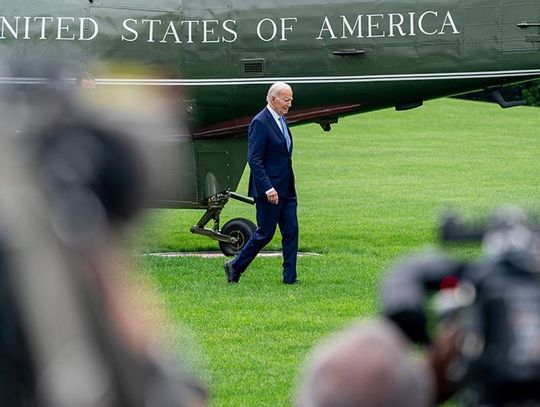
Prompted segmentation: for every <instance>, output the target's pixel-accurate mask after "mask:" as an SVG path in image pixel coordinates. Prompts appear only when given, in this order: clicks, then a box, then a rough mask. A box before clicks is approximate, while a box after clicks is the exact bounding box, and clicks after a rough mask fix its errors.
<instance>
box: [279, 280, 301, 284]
mask: <svg viewBox="0 0 540 407" xmlns="http://www.w3.org/2000/svg"><path fill="white" fill-rule="evenodd" d="M283 284H287V285H298V284H300V280H293V281H285V280H283Z"/></svg>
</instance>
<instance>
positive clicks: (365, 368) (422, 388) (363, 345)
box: [296, 321, 434, 407]
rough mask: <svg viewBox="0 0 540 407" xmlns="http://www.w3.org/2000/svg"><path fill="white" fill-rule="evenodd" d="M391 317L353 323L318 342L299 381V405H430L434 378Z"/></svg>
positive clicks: (345, 406)
mask: <svg viewBox="0 0 540 407" xmlns="http://www.w3.org/2000/svg"><path fill="white" fill-rule="evenodd" d="M408 350H409V344H408V342H407V340H406V339H405V337H404V335H403V334H402V333H401V332H400V331H398V329H397V328H396V327H394V326H393V325H391V324H390V323H388V322H382V321H379V322H371V323H363V324H359V325H355V326H352V327H351V328H348V329H346V330H345V331H343V332H340V333H338V334H337V335H335V336H334V337H332V338H331V339H330V340H329V341H327V342H326V343H323V344H322V345H319V346H318V347H317V348H316V349H315V351H314V352H313V354H312V357H311V359H310V360H309V362H308V363H307V365H306V367H305V370H304V373H303V375H302V376H301V380H300V383H299V386H298V393H297V397H296V406H297V407H353V406H362V407H375V406H376V407H396V406H414V407H426V406H430V405H432V402H433V397H434V380H433V377H432V374H431V371H430V370H429V369H428V367H427V366H425V365H423V364H421V363H419V362H416V363H415V362H414V361H413V360H411V357H410V355H409V354H408Z"/></svg>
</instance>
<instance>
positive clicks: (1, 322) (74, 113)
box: [0, 75, 207, 407]
mask: <svg viewBox="0 0 540 407" xmlns="http://www.w3.org/2000/svg"><path fill="white" fill-rule="evenodd" d="M5 76H6V77H7V75H5ZM98 88H99V87H98ZM87 90H88V89H85V90H84V91H85V92H86V91H87ZM106 92H108V94H107V93H102V94H100V93H99V89H94V88H92V89H91V92H86V93H88V94H84V95H83V94H82V93H83V92H80V91H78V90H77V88H76V87H75V86H73V83H72V82H71V83H70V81H66V80H61V79H60V80H44V81H43V83H40V84H37V85H35V86H34V85H33V86H31V87H29V86H27V85H16V84H9V83H8V84H6V83H4V84H2V85H0V117H1V122H2V127H1V128H0V333H1V334H0V400H1V402H0V404H2V405H6V406H45V407H47V406H50V407H64V406H65V407H73V406H89V407H90V406H104V407H105V406H127V407H130V406H141V407H142V406H156V407H160V406H202V405H205V404H206V401H207V394H206V390H205V388H204V387H203V386H201V385H200V384H199V383H198V382H197V381H195V380H193V379H192V378H189V377H188V376H187V375H186V374H185V373H184V372H182V370H181V369H180V368H179V367H178V365H177V364H176V363H175V362H173V360H172V358H169V357H167V356H166V355H165V352H164V351H163V350H162V349H159V348H158V347H157V346H156V345H155V342H154V341H153V340H152V335H149V333H151V331H152V330H153V329H155V326H157V325H159V324H155V325H151V323H150V325H149V324H148V323H147V321H144V318H141V315H140V314H139V313H138V312H137V304H135V303H133V295H132V294H131V293H130V290H132V288H133V287H131V286H130V283H127V282H125V281H124V280H123V273H125V270H123V269H125V268H128V267H129V266H128V265H127V264H126V263H125V262H124V259H123V256H122V236H123V233H124V232H125V230H126V229H127V228H128V227H129V225H130V224H131V223H132V221H133V220H134V219H135V217H136V215H137V213H138V210H139V209H140V208H141V207H142V205H143V204H144V202H145V199H146V197H147V195H148V191H149V186H152V188H154V187H156V185H157V183H156V182H155V181H156V179H157V178H155V173H156V170H157V168H155V163H156V160H152V159H151V158H152V157H151V153H152V152H153V151H156V150H159V146H158V147H157V148H156V149H154V147H152V146H150V144H152V143H154V142H155V141H157V142H158V143H157V144H159V140H160V137H166V136H167V135H169V134H170V132H171V131H173V130H171V129H173V128H174V129H175V130H174V131H181V128H182V127H181V123H174V121H173V120H170V117H169V116H168V115H167V109H168V107H167V100H162V99H161V98H160V96H159V95H158V96H156V95H151V96H149V95H139V97H138V98H133V97H131V96H128V97H125V98H124V100H122V101H120V100H121V99H122V96H121V95H122V93H121V92H118V90H114V89H107V90H106ZM141 92H142V91H141ZM85 98H86V99H88V100H85ZM96 98H98V99H99V100H97V101H99V102H102V103H101V105H102V106H104V109H102V111H101V112H99V111H98V110H97V109H95V108H94V107H95V106H97V105H100V104H99V103H96ZM91 99H94V100H91ZM134 101H138V105H139V107H137V102H134ZM141 101H144V103H142V102H141ZM143 104H144V107H140V106H141V105H143ZM91 106H94V107H91ZM126 106H127V107H126ZM133 107H135V109H133ZM104 111H107V114H104V113H103V112H104ZM145 135H151V136H152V138H153V139H152V140H150V139H145V138H144V137H143V136H145ZM154 145H155V143H154ZM159 162H160V163H163V157H160V158H159ZM162 181H163V180H162ZM157 187H158V188H159V187H161V185H157ZM137 295H139V293H137ZM156 317H157V316H156Z"/></svg>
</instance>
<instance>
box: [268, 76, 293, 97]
mask: <svg viewBox="0 0 540 407" xmlns="http://www.w3.org/2000/svg"><path fill="white" fill-rule="evenodd" d="M290 89H291V86H290V85H289V84H287V83H285V82H281V81H279V82H276V83H274V84H273V85H272V86H270V89H268V95H266V101H267V102H270V98H271V97H272V96H276V95H278V94H279V93H281V92H282V91H284V90H290Z"/></svg>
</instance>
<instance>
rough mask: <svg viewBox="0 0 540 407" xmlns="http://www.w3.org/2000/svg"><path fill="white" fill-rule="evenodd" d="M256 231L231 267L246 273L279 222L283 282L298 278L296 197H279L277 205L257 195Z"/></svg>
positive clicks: (272, 235) (268, 241)
mask: <svg viewBox="0 0 540 407" xmlns="http://www.w3.org/2000/svg"><path fill="white" fill-rule="evenodd" d="M255 205H256V208H257V225H258V227H257V230H255V233H253V235H252V236H251V238H250V239H249V240H248V242H247V243H246V245H245V246H244V248H243V249H242V250H241V251H240V253H238V256H236V258H235V259H234V260H233V262H232V264H231V265H232V267H233V268H234V269H235V270H236V271H238V272H240V273H243V272H244V271H245V270H246V269H247V267H248V266H249V265H250V263H251V262H252V261H253V259H254V258H255V257H256V256H257V254H258V253H259V252H260V251H261V250H262V249H263V248H264V247H265V246H266V245H267V244H268V243H270V241H271V240H272V238H273V237H274V234H275V232H276V227H277V226H278V225H279V229H280V231H281V237H282V246H283V281H284V282H293V281H295V280H296V257H297V254H298V217H297V207H298V201H297V199H296V196H292V197H280V198H279V203H278V204H277V205H275V204H271V203H269V202H268V201H267V200H266V199H261V198H256V200H255Z"/></svg>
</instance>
